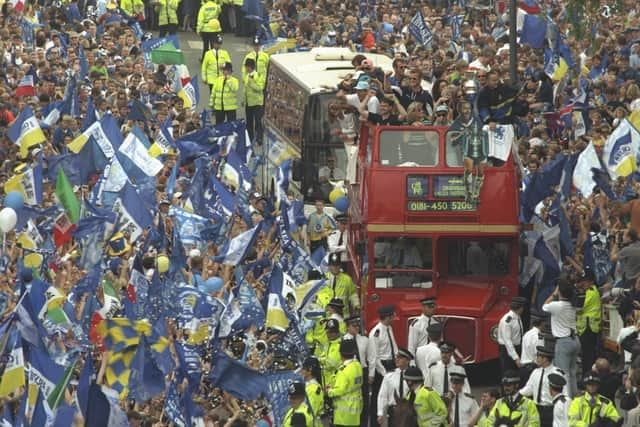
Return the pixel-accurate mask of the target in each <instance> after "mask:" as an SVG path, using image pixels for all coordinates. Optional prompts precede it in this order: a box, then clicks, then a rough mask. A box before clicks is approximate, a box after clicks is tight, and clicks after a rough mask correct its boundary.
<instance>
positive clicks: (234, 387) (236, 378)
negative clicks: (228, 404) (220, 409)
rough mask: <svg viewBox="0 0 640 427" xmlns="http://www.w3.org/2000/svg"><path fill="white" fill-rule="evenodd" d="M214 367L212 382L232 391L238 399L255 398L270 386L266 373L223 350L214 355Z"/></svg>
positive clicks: (229, 391)
mask: <svg viewBox="0 0 640 427" xmlns="http://www.w3.org/2000/svg"><path fill="white" fill-rule="evenodd" d="M213 365H214V368H213V370H212V371H211V373H210V374H209V379H210V380H211V384H212V385H214V386H216V387H220V388H221V389H223V390H225V391H227V392H228V393H231V394H232V395H233V396H235V397H236V398H238V399H242V400H254V399H257V398H258V397H259V396H260V395H261V394H262V393H264V392H265V391H266V389H267V386H268V381H267V378H266V376H265V375H263V374H261V373H260V372H258V371H255V370H253V369H251V368H248V367H247V366H245V365H243V364H242V363H240V362H238V361H237V360H235V359H231V358H230V357H229V356H227V355H226V354H225V353H223V352H219V353H216V354H215V355H214V356H213Z"/></svg>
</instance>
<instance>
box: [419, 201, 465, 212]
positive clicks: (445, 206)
mask: <svg viewBox="0 0 640 427" xmlns="http://www.w3.org/2000/svg"><path fill="white" fill-rule="evenodd" d="M475 209H476V205H475V204H473V203H467V202H465V201H464V200H409V201H408V202H407V210H408V211H409V212H447V211H455V212H468V211H473V210H475Z"/></svg>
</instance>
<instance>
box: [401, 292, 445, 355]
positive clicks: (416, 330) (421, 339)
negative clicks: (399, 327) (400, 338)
mask: <svg viewBox="0 0 640 427" xmlns="http://www.w3.org/2000/svg"><path fill="white" fill-rule="evenodd" d="M420 303H421V304H422V314H421V315H420V317H418V318H417V319H415V320H414V321H413V322H412V323H411V326H409V338H408V343H407V348H408V349H409V351H410V352H411V354H416V351H417V350H418V347H420V346H423V345H425V344H427V343H428V342H429V335H428V333H427V328H428V327H429V326H431V325H432V324H436V323H439V322H438V321H437V320H436V319H435V318H434V316H433V313H434V312H435V310H436V297H426V298H422V299H421V300H420Z"/></svg>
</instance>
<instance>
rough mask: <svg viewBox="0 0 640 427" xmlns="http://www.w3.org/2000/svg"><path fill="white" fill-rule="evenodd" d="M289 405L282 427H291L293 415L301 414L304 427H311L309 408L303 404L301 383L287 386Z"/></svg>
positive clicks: (311, 420) (302, 386)
mask: <svg viewBox="0 0 640 427" xmlns="http://www.w3.org/2000/svg"><path fill="white" fill-rule="evenodd" d="M289 404H290V405H291V407H290V408H289V410H288V411H287V412H286V414H285V416H284V421H283V426H284V427H291V426H293V425H295V424H294V423H292V418H293V415H294V414H302V415H303V416H304V419H305V424H304V425H305V427H313V417H312V416H311V413H310V412H309V407H308V406H307V404H306V403H305V390H304V384H303V383H301V382H293V383H291V384H289Z"/></svg>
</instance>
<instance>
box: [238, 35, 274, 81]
mask: <svg viewBox="0 0 640 427" xmlns="http://www.w3.org/2000/svg"><path fill="white" fill-rule="evenodd" d="M247 59H253V61H254V62H255V63H256V72H257V73H258V74H260V75H261V76H266V75H267V71H269V54H268V53H267V52H264V51H262V50H261V46H260V37H258V36H255V37H254V38H253V49H252V50H251V52H249V53H247V54H246V55H245V56H244V60H243V61H242V63H243V64H244V65H246V64H247Z"/></svg>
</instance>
